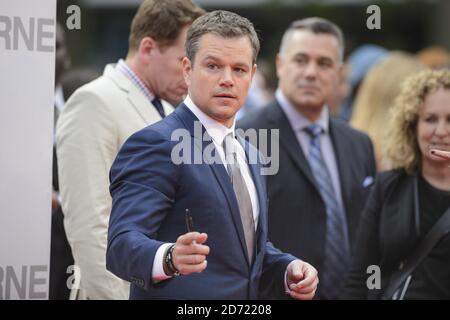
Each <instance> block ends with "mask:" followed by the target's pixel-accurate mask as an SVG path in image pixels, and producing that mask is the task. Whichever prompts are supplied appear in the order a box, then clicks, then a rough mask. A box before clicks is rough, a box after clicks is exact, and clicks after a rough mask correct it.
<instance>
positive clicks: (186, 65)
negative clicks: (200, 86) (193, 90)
mask: <svg viewBox="0 0 450 320" xmlns="http://www.w3.org/2000/svg"><path fill="white" fill-rule="evenodd" d="M181 64H182V65H183V77H184V81H185V82H186V84H187V86H188V87H189V86H190V84H191V71H192V63H191V60H189V58H188V57H184V58H183V60H182V61H181Z"/></svg>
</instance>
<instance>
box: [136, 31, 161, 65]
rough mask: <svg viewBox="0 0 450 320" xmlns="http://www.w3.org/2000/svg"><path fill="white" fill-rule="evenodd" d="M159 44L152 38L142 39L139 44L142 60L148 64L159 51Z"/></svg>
mask: <svg viewBox="0 0 450 320" xmlns="http://www.w3.org/2000/svg"><path fill="white" fill-rule="evenodd" d="M158 48H159V47H158V43H157V42H156V41H155V40H154V39H153V38H151V37H144V38H142V40H141V42H140V43H139V48H138V54H139V57H140V59H141V60H143V61H144V62H146V63H148V62H149V61H150V60H151V56H152V54H153V53H154V52H155V50H157V49H158Z"/></svg>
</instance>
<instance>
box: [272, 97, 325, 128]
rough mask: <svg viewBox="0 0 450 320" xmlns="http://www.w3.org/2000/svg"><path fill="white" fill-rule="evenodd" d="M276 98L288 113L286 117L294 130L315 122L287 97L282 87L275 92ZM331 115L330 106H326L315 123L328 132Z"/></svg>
mask: <svg viewBox="0 0 450 320" xmlns="http://www.w3.org/2000/svg"><path fill="white" fill-rule="evenodd" d="M275 98H276V99H277V101H278V103H279V104H280V106H281V109H283V111H284V113H285V114H286V117H287V118H288V120H289V123H290V124H291V127H292V129H293V130H294V132H297V131H302V130H303V129H304V128H306V127H308V126H310V125H311V124H313V123H312V122H311V121H310V120H309V119H308V118H306V117H305V116H304V115H303V114H302V113H301V112H300V111H298V110H297V109H296V108H295V107H294V106H293V105H292V103H291V102H290V101H289V100H288V99H287V98H286V96H285V95H284V93H283V92H282V91H281V89H280V88H278V89H277V91H276V92H275ZM329 117H330V116H329V112H328V107H327V106H325V107H324V108H323V109H322V112H321V113H320V117H319V119H317V121H316V122H315V124H318V125H319V126H320V127H321V128H322V129H323V130H324V132H325V133H327V132H328V125H329Z"/></svg>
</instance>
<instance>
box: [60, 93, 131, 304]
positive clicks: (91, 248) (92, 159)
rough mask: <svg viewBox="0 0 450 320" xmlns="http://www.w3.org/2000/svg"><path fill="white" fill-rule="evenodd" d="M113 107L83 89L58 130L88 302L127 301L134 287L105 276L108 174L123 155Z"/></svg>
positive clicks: (68, 225)
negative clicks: (111, 111)
mask: <svg viewBox="0 0 450 320" xmlns="http://www.w3.org/2000/svg"><path fill="white" fill-rule="evenodd" d="M115 130H116V128H115V121H114V120H113V119H112V117H111V113H110V112H109V109H108V106H107V105H106V103H104V102H103V101H102V100H101V99H100V98H98V97H96V96H95V95H94V94H93V93H92V92H90V91H87V90H82V89H80V90H79V91H77V92H76V93H75V94H74V95H73V96H72V98H71V99H69V101H68V103H67V104H66V107H65V110H64V112H63V113H62V115H61V117H60V119H59V121H58V126H57V155H58V166H59V168H58V172H59V182H60V191H61V197H62V207H63V211H64V214H65V217H64V226H65V229H66V233H67V237H68V240H69V243H70V245H71V247H72V252H73V256H74V260H75V263H76V264H77V265H78V266H79V267H80V269H81V283H80V289H81V291H80V293H81V294H82V295H83V297H84V298H89V299H128V296H129V285H128V284H126V283H125V282H124V281H122V280H120V279H119V278H117V277H115V276H114V275H113V274H111V273H110V272H109V271H107V270H106V261H105V255H106V240H107V228H108V221H109V214H110V210H111V197H110V195H109V190H108V187H109V179H108V173H109V169H110V167H111V164H112V162H113V160H114V157H115V155H116V153H117V150H118V145H117V143H118V141H117V138H115V137H116V136H117V134H115Z"/></svg>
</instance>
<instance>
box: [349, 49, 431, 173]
mask: <svg viewBox="0 0 450 320" xmlns="http://www.w3.org/2000/svg"><path fill="white" fill-rule="evenodd" d="M424 69H425V66H423V65H422V64H421V63H420V62H419V61H418V60H417V59H415V58H414V57H413V56H412V55H410V54H408V53H406V52H401V51H393V52H390V53H389V54H388V55H387V56H386V57H385V58H384V59H383V60H382V61H380V62H378V63H377V64H376V65H375V66H373V67H372V68H371V69H370V70H369V72H368V73H367V75H366V76H365V78H364V80H363V81H362V83H361V87H360V88H359V90H358V94H357V96H356V98H355V103H354V106H353V114H352V117H351V120H350V125H351V126H352V127H353V128H355V129H358V130H361V131H363V132H365V133H367V134H368V135H369V137H370V139H372V142H373V146H374V149H375V158H376V161H377V168H378V169H379V170H385V169H387V167H386V159H384V140H385V134H386V123H387V122H388V119H389V111H390V110H391V109H392V108H393V106H394V101H395V98H396V97H397V96H398V95H399V93H400V91H401V84H402V83H403V81H405V79H407V78H408V77H409V76H411V75H413V74H416V73H417V72H419V71H422V70H424Z"/></svg>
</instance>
